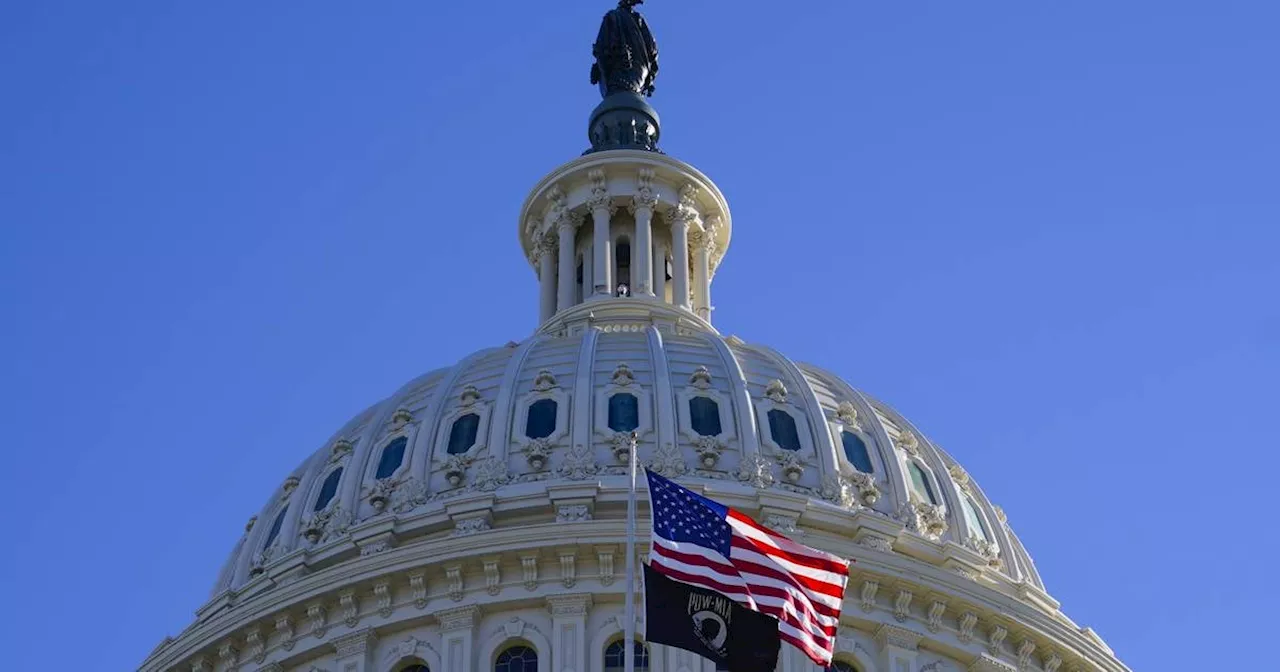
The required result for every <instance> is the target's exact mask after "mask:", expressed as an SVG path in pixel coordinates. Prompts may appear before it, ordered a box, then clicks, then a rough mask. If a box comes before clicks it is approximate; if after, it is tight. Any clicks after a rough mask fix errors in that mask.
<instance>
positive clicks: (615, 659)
mask: <svg viewBox="0 0 1280 672" xmlns="http://www.w3.org/2000/svg"><path fill="white" fill-rule="evenodd" d="M631 644H632V647H631V655H632V656H634V660H635V667H636V670H637V672H639V671H640V670H647V669H649V649H648V647H646V646H645V645H644V642H632V643H631ZM626 665H627V647H626V644H625V643H624V642H623V640H621V639H619V640H618V641H616V642H613V643H612V644H610V645H609V646H608V647H606V648H605V650H604V672H622V671H623V670H625V669H626Z"/></svg>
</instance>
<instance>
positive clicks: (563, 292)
mask: <svg viewBox="0 0 1280 672" xmlns="http://www.w3.org/2000/svg"><path fill="white" fill-rule="evenodd" d="M557 228H558V229H559V231H560V292H559V298H558V299H557V301H556V309H557V310H565V309H567V308H570V307H572V306H573V285H574V281H575V280H577V278H575V277H574V276H575V275H576V273H575V271H577V270H578V269H577V264H575V263H573V256H574V255H573V228H574V227H573V217H572V216H570V214H569V213H568V212H561V213H560V220H559V222H558V223H557Z"/></svg>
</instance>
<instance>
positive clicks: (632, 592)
mask: <svg viewBox="0 0 1280 672" xmlns="http://www.w3.org/2000/svg"><path fill="white" fill-rule="evenodd" d="M637 439H638V436H637V435H636V433H635V432H631V450H630V451H629V452H630V453H631V457H630V458H629V460H628V462H629V464H628V465H627V474H628V479H629V480H630V492H629V493H628V494H627V584H626V585H627V595H626V602H625V604H626V607H625V610H624V611H625V614H626V619H627V620H626V624H625V626H624V632H625V634H624V635H623V636H624V637H626V640H625V642H624V643H623V650H624V651H625V653H624V654H623V655H624V656H626V657H625V658H623V660H625V661H626V662H625V663H623V668H622V669H623V670H624V671H625V672H635V670H636V659H635V646H636V645H635V641H636V471H637V467H636V465H637V463H638V461H639V458H637V457H636V444H637Z"/></svg>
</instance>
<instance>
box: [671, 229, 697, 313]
mask: <svg viewBox="0 0 1280 672" xmlns="http://www.w3.org/2000/svg"><path fill="white" fill-rule="evenodd" d="M689 221H690V220H687V219H684V218H682V217H679V216H677V217H676V218H675V219H673V220H672V221H671V303H672V304H673V305H676V306H679V307H681V308H684V309H688V308H689ZM693 221H696V215H695V219H694V220H693Z"/></svg>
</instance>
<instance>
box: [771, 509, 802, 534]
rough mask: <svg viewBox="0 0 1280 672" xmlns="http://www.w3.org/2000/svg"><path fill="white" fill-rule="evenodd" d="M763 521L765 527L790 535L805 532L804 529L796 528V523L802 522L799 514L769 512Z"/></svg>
mask: <svg viewBox="0 0 1280 672" xmlns="http://www.w3.org/2000/svg"><path fill="white" fill-rule="evenodd" d="M763 522H764V526H765V527H767V528H769V529H771V530H773V531H774V532H780V533H782V534H789V535H803V534H804V531H803V530H800V529H797V528H796V525H797V524H799V522H800V519H799V518H798V517H797V516H789V515H786V514H782V513H769V514H765V517H764V521H763Z"/></svg>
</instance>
